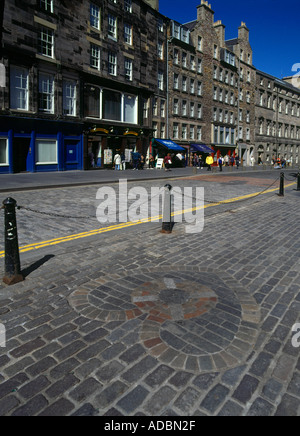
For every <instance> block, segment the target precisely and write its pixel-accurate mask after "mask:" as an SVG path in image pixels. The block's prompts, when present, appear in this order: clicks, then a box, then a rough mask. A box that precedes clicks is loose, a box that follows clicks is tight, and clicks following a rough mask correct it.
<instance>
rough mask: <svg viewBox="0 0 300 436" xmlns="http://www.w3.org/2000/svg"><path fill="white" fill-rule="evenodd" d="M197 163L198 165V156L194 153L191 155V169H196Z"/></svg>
mask: <svg viewBox="0 0 300 436" xmlns="http://www.w3.org/2000/svg"><path fill="white" fill-rule="evenodd" d="M198 163H199V160H198V156H197V154H196V153H194V154H193V167H194V168H196V167H198Z"/></svg>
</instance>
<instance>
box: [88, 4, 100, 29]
mask: <svg viewBox="0 0 300 436" xmlns="http://www.w3.org/2000/svg"><path fill="white" fill-rule="evenodd" d="M90 24H91V26H92V27H94V28H95V29H97V30H100V8H99V7H98V6H96V5H94V4H93V3H91V6H90Z"/></svg>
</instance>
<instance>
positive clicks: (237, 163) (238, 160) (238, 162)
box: [235, 154, 240, 170]
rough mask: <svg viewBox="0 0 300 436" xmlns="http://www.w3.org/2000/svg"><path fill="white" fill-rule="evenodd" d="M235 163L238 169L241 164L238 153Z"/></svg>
mask: <svg viewBox="0 0 300 436" xmlns="http://www.w3.org/2000/svg"><path fill="white" fill-rule="evenodd" d="M235 164H236V169H237V170H238V169H239V166H240V157H239V155H238V154H237V155H236V157H235Z"/></svg>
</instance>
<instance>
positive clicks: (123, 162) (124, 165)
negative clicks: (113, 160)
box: [121, 153, 126, 171]
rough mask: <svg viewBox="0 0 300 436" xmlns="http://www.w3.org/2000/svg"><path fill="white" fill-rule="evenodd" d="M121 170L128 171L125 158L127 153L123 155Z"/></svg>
mask: <svg viewBox="0 0 300 436" xmlns="http://www.w3.org/2000/svg"><path fill="white" fill-rule="evenodd" d="M121 169H122V171H125V170H126V158H125V153H122V154H121Z"/></svg>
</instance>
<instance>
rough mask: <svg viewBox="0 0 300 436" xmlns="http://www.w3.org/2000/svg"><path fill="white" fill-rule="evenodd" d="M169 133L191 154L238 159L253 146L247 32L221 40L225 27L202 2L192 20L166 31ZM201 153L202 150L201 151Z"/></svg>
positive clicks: (241, 30) (247, 157)
mask: <svg viewBox="0 0 300 436" xmlns="http://www.w3.org/2000/svg"><path fill="white" fill-rule="evenodd" d="M168 100H169V124H170V125H169V133H170V137H171V138H172V139H173V140H174V141H177V142H178V143H180V144H182V145H183V146H185V147H186V148H187V149H188V150H191V151H199V152H201V151H203V152H206V153H207V152H209V150H208V149H205V147H203V145H205V146H208V147H209V148H210V149H211V150H214V151H215V159H217V158H218V157H219V156H220V155H222V156H225V155H228V156H232V155H236V153H239V154H240V156H241V158H242V159H244V161H245V162H246V163H249V161H250V148H251V144H252V146H254V140H255V138H254V136H255V134H254V121H255V111H254V108H255V105H254V101H255V68H254V67H253V65H252V49H251V46H250V43H249V30H248V29H247V27H246V25H245V23H242V25H241V27H240V28H239V33H238V38H236V39H234V40H230V41H226V39H225V26H224V25H223V24H222V22H221V21H217V22H214V11H213V10H212V9H211V6H210V5H209V4H208V2H206V1H204V0H202V2H201V4H200V5H199V6H198V8H197V19H196V20H194V21H192V22H189V23H186V24H183V25H180V24H179V23H175V22H172V23H171V26H170V30H169V98H168ZM201 147H202V150H201Z"/></svg>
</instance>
